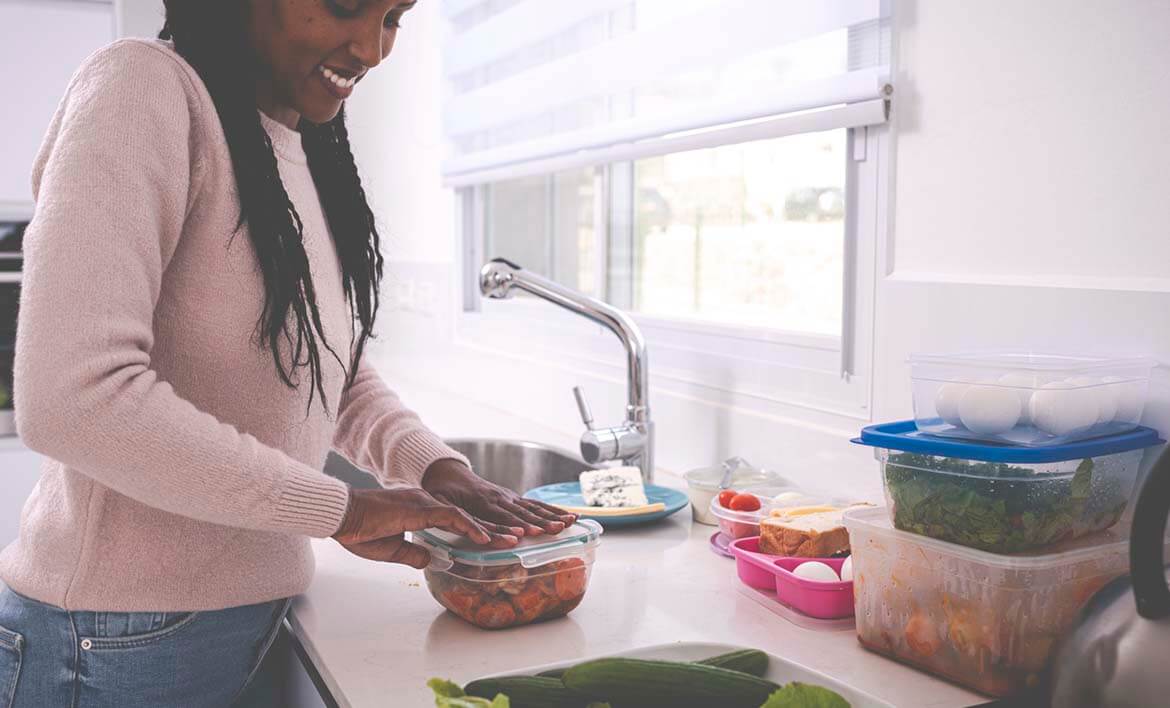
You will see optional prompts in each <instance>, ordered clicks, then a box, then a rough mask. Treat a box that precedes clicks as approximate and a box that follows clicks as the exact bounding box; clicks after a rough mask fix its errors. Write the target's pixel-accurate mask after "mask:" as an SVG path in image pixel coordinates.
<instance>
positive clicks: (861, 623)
mask: <svg viewBox="0 0 1170 708" xmlns="http://www.w3.org/2000/svg"><path fill="white" fill-rule="evenodd" d="M845 526H846V528H848V529H849V537H850V540H851V543H852V547H853V591H854V601H855V608H854V609H855V615H856V622H857V637H858V639H859V640H860V641H861V643H862V645H864V646H865V647H866V648H868V649H871V650H873V651H876V652H879V653H881V654H885V655H886V656H890V657H893V658H894V659H897V660H899V661H903V662H906V663H909V664H912V665H914V666H917V667H919V668H921V669H925V670H926V671H929V672H931V673H934V674H938V675H940V676H943V677H945V678H948V679H950V680H952V681H955V682H956V683H960V684H962V685H964V686H967V687H969V688H971V689H974V690H976V691H980V692H982V693H986V694H989V695H992V696H1006V695H1010V694H1013V693H1016V692H1018V691H1021V690H1023V689H1025V688H1030V687H1032V686H1035V685H1036V684H1037V682H1038V681H1039V679H1040V672H1041V671H1042V670H1043V668H1044V666H1045V664H1046V663H1047V661H1048V657H1049V654H1050V653H1051V652H1052V649H1053V646H1054V644H1055V643H1056V641H1057V640H1058V639H1059V638H1060V637H1061V636H1062V635H1063V634H1064V633H1065V632H1066V631H1067V630H1068V629H1070V628H1071V626H1072V625H1073V623H1074V622H1075V621H1076V619H1077V616H1078V613H1079V612H1080V610H1081V608H1082V606H1083V605H1084V604H1085V602H1086V601H1087V600H1088V599H1089V598H1091V597H1092V596H1093V594H1094V593H1096V592H1097V590H1099V589H1100V588H1102V587H1103V586H1104V585H1105V584H1106V583H1108V582H1109V581H1111V580H1113V579H1114V578H1117V577H1119V576H1121V575H1123V574H1125V573H1126V572H1128V570H1129V543H1128V542H1127V541H1126V540H1125V539H1124V537H1123V535H1122V534H1121V533H1120V532H1119V531H1110V532H1106V533H1104V534H1101V535H1099V536H1094V537H1092V538H1085V539H1081V540H1079V541H1074V542H1072V543H1071V544H1066V545H1064V546H1062V547H1060V549H1059V552H1055V553H1048V554H1043V555H1016V556H1005V555H998V554H993V553H986V552H983V551H976V550H973V549H970V548H964V547H962V546H956V545H954V544H950V543H943V542H942V541H936V540H934V539H930V538H926V537H923V536H918V535H915V534H910V533H905V532H902V531H898V530H896V529H894V528H893V527H892V525H891V524H890V519H889V515H888V514H887V513H886V511H885V510H884V509H880V508H878V509H856V510H850V511H848V512H846V513H845Z"/></svg>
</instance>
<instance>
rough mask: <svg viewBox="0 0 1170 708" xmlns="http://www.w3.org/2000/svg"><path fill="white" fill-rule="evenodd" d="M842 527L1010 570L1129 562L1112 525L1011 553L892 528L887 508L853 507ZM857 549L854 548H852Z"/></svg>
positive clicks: (1122, 537) (1121, 534)
mask: <svg viewBox="0 0 1170 708" xmlns="http://www.w3.org/2000/svg"><path fill="white" fill-rule="evenodd" d="M845 528H846V529H848V531H849V533H850V534H852V533H853V532H854V530H855V529H856V530H860V531H865V532H869V533H874V534H878V535H880V536H884V537H886V538H890V537H893V538H894V539H897V540H898V541H899V542H902V543H910V544H913V545H916V546H917V547H918V548H920V549H924V550H926V551H929V552H933V553H938V554H941V555H944V556H950V557H953V558H958V559H960V560H962V561H964V562H968V563H971V564H973V565H979V566H983V567H987V568H996V569H999V570H1009V571H1037V570H1050V569H1053V568H1060V567H1063V566H1067V565H1073V564H1076V563H1081V562H1083V561H1093V560H1099V559H1102V558H1113V557H1116V559H1117V562H1118V563H1119V564H1120V565H1123V566H1128V565H1129V538H1128V536H1127V535H1126V533H1125V530H1123V529H1118V528H1113V529H1110V530H1108V531H1102V532H1100V533H1094V534H1089V535H1088V536H1082V537H1080V538H1078V539H1074V540H1072V541H1068V542H1065V543H1062V544H1059V545H1057V546H1054V547H1052V548H1049V549H1045V550H1044V552H1041V553H1013V554H1010V555H1005V554H1000V553H991V552H990V551H981V550H979V549H976V548H969V547H967V546H960V545H959V544H957V543H948V542H946V541H940V540H938V539H936V538H931V537H929V536H920V535H918V534H916V533H910V532H909V531H901V530H898V529H896V528H894V524H893V523H892V522H891V521H890V510H889V509H888V508H886V507H880V506H879V507H872V506H871V507H856V508H853V509H848V510H846V512H845ZM854 552H856V549H854ZM914 555H919V556H921V558H922V561H923V562H930V559H929V558H928V557H927V556H924V555H921V554H920V553H915V554H914Z"/></svg>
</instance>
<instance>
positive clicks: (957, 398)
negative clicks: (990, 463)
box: [910, 353, 1154, 445]
mask: <svg viewBox="0 0 1170 708" xmlns="http://www.w3.org/2000/svg"><path fill="white" fill-rule="evenodd" d="M1153 366H1154V362H1153V361H1152V360H1150V359H1146V358H1141V357H1133V358H1124V359H1106V358H1094V357H1072V356H1057V355H1048V354H1012V353H997V354H955V355H915V356H912V357H910V378H911V382H912V384H913V391H914V419H915V423H916V424H917V426H918V429H919V430H921V431H924V432H928V433H930V434H933V435H941V436H947V437H957V438H966V439H971V440H985V441H990V442H999V443H1007V444H1012V445H1059V444H1062V443H1066V442H1071V441H1074V440H1083V439H1085V438H1090V437H1095V436H1098V435H1109V434H1112V433H1121V432H1125V431H1128V430H1132V429H1133V428H1135V427H1136V426H1137V424H1138V422H1139V421H1140V420H1141V417H1142V411H1143V410H1144V408H1145V405H1146V395H1147V392H1148V389H1149V380H1150V371H1151V369H1152V368H1153Z"/></svg>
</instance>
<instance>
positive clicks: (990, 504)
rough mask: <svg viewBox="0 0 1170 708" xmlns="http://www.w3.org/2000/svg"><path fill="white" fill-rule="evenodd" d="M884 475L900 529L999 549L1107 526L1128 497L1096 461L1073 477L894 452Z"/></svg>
mask: <svg viewBox="0 0 1170 708" xmlns="http://www.w3.org/2000/svg"><path fill="white" fill-rule="evenodd" d="M885 474H886V490H887V493H888V495H889V497H890V501H891V503H892V505H893V508H894V526H895V527H896V528H899V529H901V530H903V531H911V532H913V533H917V534H921V535H923V536H930V537H932V538H938V539H942V540H944V541H950V542H952V543H958V544H961V545H964V546H968V547H971V548H978V549H981V550H985V551H991V552H994V553H1017V552H1020V551H1027V550H1030V549H1036V548H1041V547H1044V546H1048V545H1051V544H1054V543H1058V542H1060V541H1064V540H1067V539H1070V538H1075V537H1077V536H1081V535H1083V534H1086V533H1089V532H1091V531H1098V530H1101V529H1106V528H1109V527H1110V526H1112V525H1113V524H1115V523H1117V521H1118V519H1120V518H1121V515H1122V514H1123V513H1124V512H1125V507H1126V505H1127V504H1128V501H1129V500H1128V498H1127V496H1126V495H1125V494H1123V492H1122V485H1121V484H1120V482H1118V481H1117V480H1116V479H1115V478H1114V476H1113V475H1109V474H1101V473H1100V471H1096V470H1095V469H1094V463H1093V459H1092V458H1086V459H1084V460H1082V461H1081V463H1080V464H1079V465H1078V466H1077V469H1076V473H1075V474H1072V475H1068V474H1051V473H1037V472H1036V471H1035V470H1032V469H1029V468H1027V467H1018V466H1014V465H1009V464H1006V463H1002V462H976V461H972V460H963V459H958V458H951V457H935V456H931V455H919V454H915V453H909V452H907V453H900V454H895V455H890V458H889V461H888V463H887V464H886V472H885Z"/></svg>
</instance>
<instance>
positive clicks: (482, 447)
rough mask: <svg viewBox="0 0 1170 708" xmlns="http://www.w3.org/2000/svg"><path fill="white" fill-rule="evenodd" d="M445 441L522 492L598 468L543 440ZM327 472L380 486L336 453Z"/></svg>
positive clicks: (482, 471) (486, 473)
mask: <svg viewBox="0 0 1170 708" xmlns="http://www.w3.org/2000/svg"><path fill="white" fill-rule="evenodd" d="M444 442H445V443H447V444H448V445H450V446H451V447H453V448H455V449H456V450H458V451H459V452H461V453H463V454H464V455H466V456H467V459H468V460H470V461H471V467H472V469H474V470H475V472H476V473H477V474H478V475H479V476H481V477H483V478H485V479H487V480H490V481H492V482H495V483H496V484H498V485H500V486H501V487H507V488H508V489H511V490H513V491H515V492H518V493H521V494H522V493H524V492H526V491H528V490H529V489H532V488H534V487H539V486H542V485H545V484H554V483H557V482H575V481H577V476H578V475H579V474H581V472H582V471H584V470H593V469H597V467H596V466H594V465H590V464H587V463H585V462H582V461H581V458H579V457H577V456H576V455H574V454H573V453H571V452H568V451H567V450H562V449H560V448H555V447H550V446H548V445H542V444H540V443H534V442H525V441H523V440H499V439H493V438H454V439H450V440H444ZM325 473H326V474H330V475H333V476H334V477H337V478H338V479H340V480H342V481H343V482H346V483H347V484H349V485H350V486H353V487H357V488H359V489H375V488H377V487H378V482H377V480H375V479H374V478H373V477H372V476H371V475H370V474H368V473H366V472H365V471H364V470H361V469H359V468H357V467H354V466H353V465H351V464H350V463H349V461H348V460H346V459H345V458H344V457H342V456H340V455H338V454H336V453H332V452H331V453H329V459H328V460H326V462H325Z"/></svg>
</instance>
